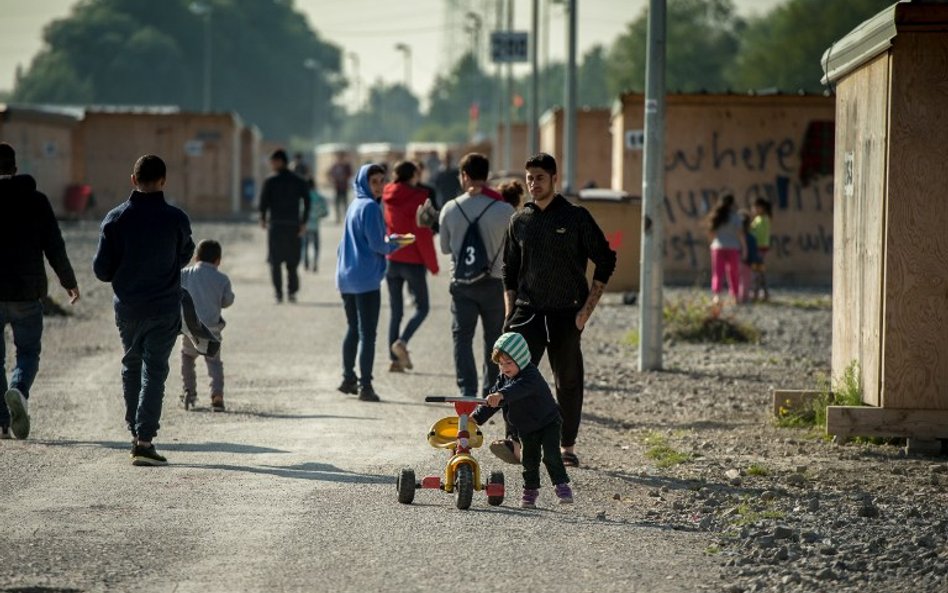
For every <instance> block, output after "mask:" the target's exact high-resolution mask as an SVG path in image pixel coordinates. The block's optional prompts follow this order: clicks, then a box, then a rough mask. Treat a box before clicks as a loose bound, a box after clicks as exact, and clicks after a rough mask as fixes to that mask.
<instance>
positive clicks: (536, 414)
mask: <svg viewBox="0 0 948 593" xmlns="http://www.w3.org/2000/svg"><path fill="white" fill-rule="evenodd" d="M491 360H493V361H494V362H496V363H497V366H498V367H499V368H500V376H499V377H497V383H495V384H494V387H493V388H492V389H491V393H490V394H489V395H488V396H487V403H486V405H480V406H478V407H477V409H476V410H475V411H474V413H473V414H472V415H471V419H472V420H474V422H476V423H477V424H483V423H484V422H486V421H487V420H488V419H490V417H491V416H493V415H494V414H495V413H496V412H497V410H499V409H503V411H504V416H505V417H506V418H507V420H508V422H510V424H512V425H513V426H514V427H515V428H516V429H517V432H518V433H519V434H520V442H521V444H522V449H521V452H520V459H521V464H522V465H523V497H522V498H521V499H520V506H521V507H522V508H528V509H532V508H535V507H536V502H537V497H538V496H539V494H540V460H541V453H542V460H543V463H544V465H546V470H547V472H549V474H550V481H551V482H552V483H553V486H554V487H555V491H556V496H557V498H559V499H560V503H561V504H566V503H571V502H573V491H572V489H571V488H570V486H569V476H568V475H567V474H566V467H565V466H564V465H563V457H562V456H561V454H560V426H561V425H562V423H563V421H562V418H561V417H560V409H559V407H558V406H557V404H556V400H554V399H553V394H552V393H551V392H550V386H549V385H547V383H546V380H545V379H544V378H543V376H542V375H541V374H540V369H538V368H537V367H536V365H535V364H533V363H532V362H530V348H529V347H528V346H527V341H526V340H525V339H524V338H523V336H522V335H520V334H518V333H515V332H508V333H505V334H503V335H501V336H500V337H499V338H497V341H496V342H494V353H493V355H492V356H491Z"/></svg>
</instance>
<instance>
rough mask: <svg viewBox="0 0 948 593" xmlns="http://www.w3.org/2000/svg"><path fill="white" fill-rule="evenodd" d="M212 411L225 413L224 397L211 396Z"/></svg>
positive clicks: (218, 395)
mask: <svg viewBox="0 0 948 593" xmlns="http://www.w3.org/2000/svg"><path fill="white" fill-rule="evenodd" d="M211 411H212V412H223V411H224V396H223V395H220V394H217V395H212V396H211Z"/></svg>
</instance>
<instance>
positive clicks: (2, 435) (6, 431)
mask: <svg viewBox="0 0 948 593" xmlns="http://www.w3.org/2000/svg"><path fill="white" fill-rule="evenodd" d="M12 438H13V437H12V436H11V435H10V427H9V426H7V425H6V424H0V440H6V439H12Z"/></svg>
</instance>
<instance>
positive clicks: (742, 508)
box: [732, 502, 784, 527]
mask: <svg viewBox="0 0 948 593" xmlns="http://www.w3.org/2000/svg"><path fill="white" fill-rule="evenodd" d="M734 510H735V511H736V513H737V518H736V519H735V520H734V521H733V522H732V523H733V524H734V525H737V526H738V527H743V526H744V525H752V524H754V523H757V522H758V521H760V520H761V519H783V518H784V514H783V513H782V512H780V511H774V510H770V509H764V510H760V511H758V510H757V509H755V508H754V507H752V506H751V505H750V504H748V503H746V502H742V503H741V504H739V505H737V507H736V508H735V509H734Z"/></svg>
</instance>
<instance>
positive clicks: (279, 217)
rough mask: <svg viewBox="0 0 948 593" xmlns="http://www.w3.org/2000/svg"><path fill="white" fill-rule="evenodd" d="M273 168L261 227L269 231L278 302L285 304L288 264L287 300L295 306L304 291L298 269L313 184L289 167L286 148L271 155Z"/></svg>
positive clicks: (265, 186) (262, 202)
mask: <svg viewBox="0 0 948 593" xmlns="http://www.w3.org/2000/svg"><path fill="white" fill-rule="evenodd" d="M270 168H271V169H273V175H270V176H269V177H267V179H266V181H264V182H263V189H261V191H260V226H262V227H263V228H265V229H267V228H268V229H269V233H268V234H267V246H268V255H267V261H268V262H270V276H271V278H272V280H273V288H274V290H275V291H276V302H277V303H282V302H283V271H282V268H281V266H282V265H283V264H286V276H287V279H286V284H287V286H286V292H287V298H288V299H289V301H290V302H291V303H295V302H296V292H297V291H298V290H299V289H300V277H299V274H298V273H297V268H298V267H299V265H300V255H301V251H302V243H301V237H302V236H303V234H304V233H305V232H306V221H307V220H309V185H308V184H307V183H306V181H304V180H303V178H301V177H300V176H299V175H296V174H295V173H293V172H291V171H290V170H289V169H288V168H287V158H286V152H285V151H283V150H282V149H277V150H275V151H273V154H271V155H270ZM301 206H302V208H301Z"/></svg>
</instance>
